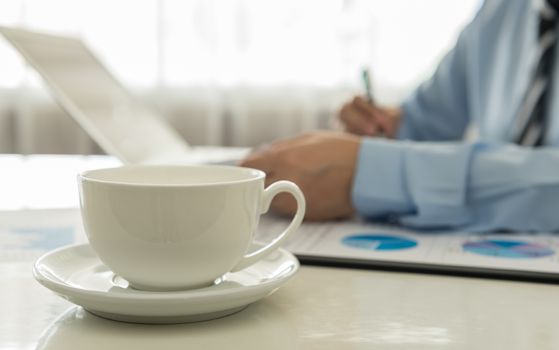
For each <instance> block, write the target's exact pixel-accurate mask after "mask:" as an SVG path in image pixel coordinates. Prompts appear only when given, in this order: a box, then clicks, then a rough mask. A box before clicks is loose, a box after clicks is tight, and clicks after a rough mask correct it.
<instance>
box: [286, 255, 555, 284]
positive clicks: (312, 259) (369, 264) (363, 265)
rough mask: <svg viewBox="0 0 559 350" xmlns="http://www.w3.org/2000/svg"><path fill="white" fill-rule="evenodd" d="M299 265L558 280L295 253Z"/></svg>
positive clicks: (483, 269) (477, 269) (527, 274)
mask: <svg viewBox="0 0 559 350" xmlns="http://www.w3.org/2000/svg"><path fill="white" fill-rule="evenodd" d="M295 256H296V257H297V258H298V259H299V261H300V262H301V264H302V265H313V266H325V267H340V268H354V269H367V270H380V271H393V272H412V273H426V274H433V275H448V276H460V277H472V278H486V279H498V280H512V281H521V282H537V283H547V284H559V271H558V273H551V272H538V271H523V270H508V269H501V268H499V269H496V268H490V267H479V266H459V265H442V264H425V263H411V262H404V261H387V260H373V259H355V258H346V257H334V256H332V257H329V256H316V255H304V254H295Z"/></svg>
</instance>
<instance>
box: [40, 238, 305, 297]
mask: <svg viewBox="0 0 559 350" xmlns="http://www.w3.org/2000/svg"><path fill="white" fill-rule="evenodd" d="M254 244H257V245H261V244H260V243H258V242H254ZM78 249H88V250H89V251H91V253H93V255H94V256H95V257H96V258H97V259H98V260H99V264H100V265H103V266H106V265H105V264H104V263H103V262H102V261H101V260H100V259H99V257H98V256H97V254H95V251H94V250H93V248H91V245H90V244H89V243H78V244H70V245H66V246H63V247H59V248H57V249H54V250H51V251H49V252H46V253H45V254H43V255H42V256H40V257H39V258H38V259H37V260H36V261H35V263H34V264H33V270H32V272H33V277H34V278H35V279H36V280H37V282H39V283H40V284H42V285H43V286H44V287H46V288H48V289H50V290H52V291H54V292H56V293H59V294H62V295H67V294H68V293H78V294H80V295H82V296H86V295H87V296H92V297H95V298H101V299H106V300H115V299H121V300H123V301H127V300H138V299H143V300H145V299H150V300H154V301H160V302H161V301H166V300H167V301H174V300H176V299H177V298H181V299H185V298H188V299H189V300H195V299H206V298H208V297H219V296H228V297H232V296H235V295H236V294H239V295H246V294H247V293H250V292H255V293H260V292H261V291H262V289H270V290H271V289H273V288H275V286H276V285H278V287H279V285H282V284H284V283H285V282H287V280H289V279H291V278H292V277H293V276H294V275H295V273H297V271H298V270H299V268H300V263H299V260H298V259H297V257H295V255H293V254H292V253H291V252H289V251H287V250H285V249H283V248H279V249H278V251H279V252H280V253H281V254H283V255H284V256H286V258H288V259H289V260H290V261H291V262H292V266H291V267H290V270H289V271H288V272H287V273H283V274H280V275H279V276H277V277H275V278H274V279H270V280H266V281H264V282H262V283H259V284H257V285H251V286H238V287H233V288H229V289H220V290H213V291H212V290H207V289H206V288H207V287H206V288H198V289H190V290H178V291H157V292H154V291H140V292H141V293H130V294H117V293H109V292H107V291H96V290H90V289H86V288H79V287H75V286H72V285H69V284H67V283H64V281H63V280H61V279H55V278H52V277H51V276H49V275H46V274H44V273H42V272H41V271H40V267H39V266H40V265H44V261H45V260H46V259H48V258H50V257H52V256H54V255H57V254H60V253H61V252H63V251H69V250H78ZM264 259H265V258H264ZM255 264H258V262H256V263H255ZM251 267H252V265H251V266H249V267H247V268H246V269H250V268H251ZM246 269H244V270H241V271H238V272H229V273H232V274H238V273H242V272H243V271H245V270H246ZM109 270H110V269H109ZM204 289H206V290H204Z"/></svg>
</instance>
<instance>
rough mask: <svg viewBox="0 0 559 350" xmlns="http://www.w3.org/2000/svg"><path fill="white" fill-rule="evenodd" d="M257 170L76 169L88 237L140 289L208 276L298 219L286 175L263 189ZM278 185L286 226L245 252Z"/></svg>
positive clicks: (300, 211)
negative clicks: (289, 206) (287, 212)
mask: <svg viewBox="0 0 559 350" xmlns="http://www.w3.org/2000/svg"><path fill="white" fill-rule="evenodd" d="M264 178H265V174H264V173H263V172H262V171H260V170H255V169H248V168H242V167H233V166H214V165H208V166H158V165H154V166H148V165H146V166H123V167H118V168H109V169H98V170H90V171H86V172H84V173H82V174H80V175H79V176H78V183H79V189H80V205H81V213H82V217H83V223H84V227H85V231H86V234H87V237H88V239H89V242H90V244H91V246H92V247H93V249H94V250H95V251H96V253H97V254H98V256H99V258H100V259H101V261H102V262H103V263H104V264H106V265H107V266H108V267H109V268H110V269H111V270H112V271H113V272H114V273H116V274H117V275H120V276H121V277H123V278H124V279H126V280H127V281H128V282H129V283H130V285H131V286H133V287H134V288H137V289H141V290H154V291H169V290H184V289H192V288H198V287H202V286H206V285H210V284H212V283H213V282H214V281H215V280H216V279H217V278H219V277H220V276H222V275H224V274H225V273H227V272H230V271H233V272H234V271H239V270H241V269H243V268H245V267H247V266H249V265H251V264H253V263H255V262H257V261H258V260H260V259H262V258H264V257H266V256H267V255H268V254H270V253H271V252H273V251H274V250H276V249H277V248H279V246H280V245H281V244H282V243H283V242H284V241H285V240H286V239H287V238H288V237H289V236H290V235H291V234H292V233H293V232H294V231H295V230H296V229H297V228H298V227H299V225H300V224H301V221H302V220H303V217H304V213H305V199H304V196H303V194H302V192H301V190H299V188H298V187H297V186H296V185H295V184H294V183H292V182H289V181H278V182H275V183H273V184H272V185H270V186H268V188H266V189H264ZM280 192H288V193H291V194H292V195H293V197H295V200H296V201H297V212H296V214H295V217H294V218H293V220H292V221H291V223H290V224H289V226H288V227H287V228H286V229H285V231H283V232H282V233H281V234H279V236H278V237H277V238H276V239H275V240H273V241H272V242H271V243H270V244H268V245H266V246H265V247H263V248H261V249H258V250H257V251H254V252H249V249H250V247H251V245H252V243H253V239H254V235H255V231H256V227H257V225H258V221H259V218H260V215H261V214H263V213H265V212H267V210H268V208H269V206H270V202H271V201H272V199H273V198H274V196H276V195H277V194H278V193H280Z"/></svg>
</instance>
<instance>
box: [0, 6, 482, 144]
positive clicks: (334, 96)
mask: <svg viewBox="0 0 559 350" xmlns="http://www.w3.org/2000/svg"><path fill="white" fill-rule="evenodd" d="M479 5H480V0H462V1H448V0H421V1H417V0H363V1H361V0H281V1H280V0H3V1H1V2H0V25H16V26H23V27H26V28H29V29H33V30H43V31H48V32H52V33H61V34H69V35H78V36H81V37H82V38H83V39H84V40H85V41H86V42H87V43H88V45H89V46H90V47H91V48H92V49H93V50H94V51H95V52H96V53H97V54H98V55H99V56H100V57H101V59H102V60H103V61H104V62H106V64H107V65H108V66H109V68H110V69H111V70H112V71H113V72H114V73H115V75H116V76H117V77H118V78H119V79H121V80H122V81H123V83H124V84H125V85H127V86H128V87H129V88H130V89H131V90H132V91H133V92H134V93H135V94H138V95H140V97H142V98H144V99H145V101H146V103H148V104H150V105H151V107H152V108H154V109H155V110H157V111H158V112H159V113H161V114H162V115H163V116H165V117H166V118H167V119H169V121H170V122H171V123H173V125H175V127H177V129H178V130H179V132H180V133H181V134H183V135H184V137H185V138H186V139H187V140H188V141H189V142H191V143H194V144H225V145H256V144H258V143H261V142H266V141H269V140H271V139H273V138H276V137H284V136H288V135H292V134H295V133H298V132H300V131H304V130H309V129H315V128H325V127H328V124H329V121H330V120H331V119H332V118H333V117H334V116H335V114H336V112H337V110H338V109H339V108H340V106H341V104H342V103H343V101H345V100H346V99H347V98H349V97H351V96H352V95H353V94H356V93H362V87H361V85H360V80H359V77H360V70H361V68H362V67H369V68H371V71H372V78H373V88H374V92H375V95H376V98H377V100H378V101H381V102H382V103H385V104H394V103H398V102H399V101H401V100H402V99H403V98H405V96H406V95H407V94H408V93H409V92H410V91H411V90H412V89H413V88H414V87H415V86H417V84H418V83H419V82H421V81H422V80H424V79H425V78H427V77H428V76H429V75H430V74H431V73H432V71H433V69H434V68H435V67H436V63H437V62H438V61H439V60H440V58H441V57H442V56H443V55H444V53H445V52H446V51H447V50H448V49H449V48H451V47H452V45H453V43H454V42H455V40H456V36H457V34H458V33H459V31H460V29H461V28H463V26H464V25H465V24H466V23H467V22H468V21H469V20H470V19H471V18H472V16H473V14H474V13H475V11H476V10H477V9H478V7H479ZM0 72H1V74H0V132H1V133H2V135H0V152H18V153H19V152H21V153H38V152H40V153H49V152H50V153H90V152H97V151H99V150H98V149H97V148H96V146H95V145H94V144H93V142H91V140H89V138H88V137H87V136H86V135H85V134H84V133H83V132H81V131H80V130H78V129H77V127H76V126H75V125H74V124H73V122H72V121H70V119H69V118H68V117H67V116H65V115H64V113H63V112H62V111H61V110H60V109H59V108H58V107H57V106H56V105H55V104H54V103H53V101H52V99H50V97H48V95H47V93H46V89H45V88H44V87H43V86H42V84H41V82H40V79H39V78H38V77H37V76H36V75H35V74H34V73H33V72H31V71H30V70H29V69H28V68H27V67H26V65H25V64H24V63H23V62H22V60H21V59H20V58H19V57H18V55H17V53H16V52H15V51H14V50H13V49H12V48H11V47H9V46H8V44H7V43H5V42H4V41H3V40H0Z"/></svg>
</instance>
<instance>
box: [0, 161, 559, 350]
mask: <svg viewBox="0 0 559 350" xmlns="http://www.w3.org/2000/svg"><path fill="white" fill-rule="evenodd" d="M111 164H116V162H115V161H114V160H111V159H107V158H87V157H60V156H58V157H31V158H22V157H19V156H0V208H2V209H20V208H22V207H23V206H27V207H31V208H45V207H64V206H76V205H77V193H76V190H75V188H76V185H75V174H76V172H77V171H79V170H80V169H85V168H92V167H101V166H105V165H111ZM0 233H1V232H0ZM3 243H4V242H3V238H2V235H1V234H0V247H3ZM4 253H6V252H4ZM1 256H2V257H3V258H2V259H0V286H1V296H2V298H0V349H207V350H211V349H246V350H248V349H538V350H539V349H559V317H558V315H559V286H555V285H545V284H532V283H520V282H506V281H493V280H483V279H472V278H457V277H444V276H433V275H420V274H406V273H390V272H381V271H365V270H351V269H336V268H320V267H311V266H303V267H302V268H301V269H300V271H299V273H298V274H297V275H296V276H295V277H294V278H293V279H292V280H291V281H289V282H288V283H287V284H286V285H285V286H284V287H282V288H281V289H280V290H279V291H277V292H276V293H275V294H273V295H271V296H269V297H267V298H266V299H264V300H262V301H260V302H258V303H255V304H253V305H251V306H249V307H248V308H247V309H245V310H244V311H242V312H240V313H237V314H235V315H232V316H229V317H225V318H222V319H219V320H214V321H209V322H202V323H194V324H182V325H170V326H169V325H165V326H163V325H158V326H153V325H134V324H126V323H120V322H114V321H108V320H105V319H101V318H98V317H96V316H93V315H91V314H89V313H87V312H85V311H84V310H82V309H81V308H78V307H75V306H73V305H72V304H70V303H68V302H66V301H65V300H63V299H61V298H60V297H58V296H56V295H54V294H53V293H52V292H50V291H49V290H47V289H45V288H43V287H42V286H40V285H39V284H38V283H36V282H35V281H34V279H33V277H32V275H31V266H32V263H33V260H34V259H32V258H29V259H25V258H23V259H22V258H18V259H10V258H9V256H10V255H9V254H2V255H1Z"/></svg>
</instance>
